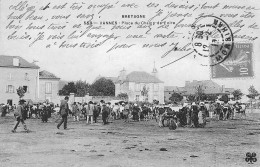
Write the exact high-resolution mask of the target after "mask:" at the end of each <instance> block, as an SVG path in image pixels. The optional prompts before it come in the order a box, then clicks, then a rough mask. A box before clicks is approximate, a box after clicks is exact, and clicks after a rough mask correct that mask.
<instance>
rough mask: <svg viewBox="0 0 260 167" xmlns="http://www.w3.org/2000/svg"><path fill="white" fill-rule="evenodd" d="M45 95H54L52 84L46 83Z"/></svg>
mask: <svg viewBox="0 0 260 167" xmlns="http://www.w3.org/2000/svg"><path fill="white" fill-rule="evenodd" d="M45 93H47V94H51V93H52V84H51V82H46V83H45Z"/></svg>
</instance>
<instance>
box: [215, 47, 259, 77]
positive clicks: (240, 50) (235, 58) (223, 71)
mask: <svg viewBox="0 0 260 167" xmlns="http://www.w3.org/2000/svg"><path fill="white" fill-rule="evenodd" d="M252 47H253V45H252V44H251V43H237V44H234V47H233V50H232V53H231V54H230V56H229V57H228V58H227V59H226V60H224V61H223V62H222V63H220V64H217V65H213V66H211V67H210V68H211V69H210V70H211V77H212V78H213V79H217V78H245V77H253V76H254V72H253V60H252V50H253V49H252Z"/></svg>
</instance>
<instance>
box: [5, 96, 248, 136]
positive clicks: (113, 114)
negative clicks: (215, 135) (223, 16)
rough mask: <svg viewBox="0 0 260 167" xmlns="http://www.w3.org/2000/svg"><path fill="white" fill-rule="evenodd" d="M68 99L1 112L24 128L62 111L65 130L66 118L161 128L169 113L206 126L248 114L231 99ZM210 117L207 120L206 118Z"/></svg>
mask: <svg viewBox="0 0 260 167" xmlns="http://www.w3.org/2000/svg"><path fill="white" fill-rule="evenodd" d="M68 101H69V98H68V97H65V99H64V100H62V101H61V103H60V105H58V104H57V105H54V104H52V103H39V104H33V105H31V104H28V103H26V101H25V100H20V101H19V104H18V105H17V106H16V105H13V106H11V107H10V106H8V107H6V108H4V107H1V110H2V115H3V113H6V112H8V111H5V112H4V111H3V109H5V110H14V115H15V116H16V119H17V124H16V126H15V127H14V129H13V132H15V131H16V128H17V126H18V125H19V123H20V122H21V123H22V124H24V129H26V131H27V130H28V129H27V127H26V124H25V122H24V121H25V120H26V119H29V118H35V119H41V120H42V122H48V119H49V118H51V117H52V115H53V114H59V115H60V117H61V121H60V123H59V124H58V125H57V128H58V129H59V128H60V126H61V124H64V129H67V117H73V119H74V121H80V120H86V123H87V124H93V123H97V121H98V118H99V117H101V120H102V123H103V124H104V125H106V124H108V123H109V122H111V121H113V120H119V119H122V120H124V122H129V121H148V120H151V119H155V120H156V122H158V123H159V126H160V127H162V125H163V119H164V117H165V116H167V115H173V116H174V117H175V119H176V125H177V126H178V127H194V128H196V127H205V126H206V122H207V120H213V119H214V120H217V121H219V120H229V119H233V118H234V117H235V115H236V113H237V114H239V115H240V118H243V117H245V109H246V105H245V104H241V103H238V102H236V103H235V104H230V103H228V102H226V103H223V102H208V101H205V102H204V101H200V102H191V103H183V104H182V105H181V106H176V105H172V104H169V105H165V104H151V103H135V102H125V101H120V102H117V103H114V104H111V103H110V102H107V103H106V102H105V101H103V100H101V101H100V102H92V101H89V102H88V103H79V102H74V103H73V104H69V103H68ZM207 117H208V119H207V120H206V118H207Z"/></svg>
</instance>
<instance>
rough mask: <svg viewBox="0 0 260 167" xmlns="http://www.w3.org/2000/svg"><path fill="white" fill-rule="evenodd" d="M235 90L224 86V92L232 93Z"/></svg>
mask: <svg viewBox="0 0 260 167" xmlns="http://www.w3.org/2000/svg"><path fill="white" fill-rule="evenodd" d="M234 91H235V89H234V88H225V92H226V93H233V92H234Z"/></svg>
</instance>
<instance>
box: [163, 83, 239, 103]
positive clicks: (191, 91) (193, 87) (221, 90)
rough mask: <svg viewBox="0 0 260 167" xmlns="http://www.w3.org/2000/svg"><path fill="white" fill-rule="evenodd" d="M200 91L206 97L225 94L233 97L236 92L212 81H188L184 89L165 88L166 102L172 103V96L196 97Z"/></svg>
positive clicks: (175, 87)
mask: <svg viewBox="0 0 260 167" xmlns="http://www.w3.org/2000/svg"><path fill="white" fill-rule="evenodd" d="M198 89H200V91H201V92H203V93H204V94H206V95H217V96H221V95H223V94H227V95H231V94H232V93H233V92H234V90H235V89H234V88H225V85H219V84H217V83H216V82H213V81H212V80H203V81H197V80H193V81H186V82H185V86H184V87H177V86H165V87H164V97H165V101H170V100H169V98H170V97H171V96H172V94H173V93H174V92H175V93H179V94H181V95H183V96H184V97H187V96H189V95H195V94H196V92H197V91H198Z"/></svg>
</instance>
